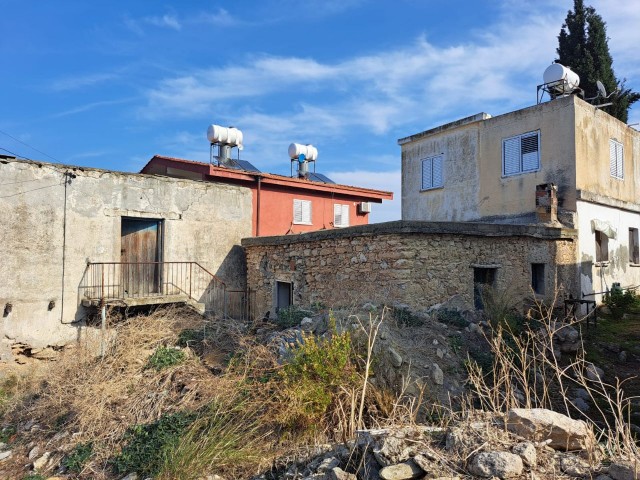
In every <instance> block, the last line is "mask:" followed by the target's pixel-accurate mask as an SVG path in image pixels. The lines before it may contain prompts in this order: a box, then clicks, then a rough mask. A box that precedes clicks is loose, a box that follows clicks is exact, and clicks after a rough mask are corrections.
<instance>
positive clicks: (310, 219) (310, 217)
mask: <svg viewBox="0 0 640 480" xmlns="http://www.w3.org/2000/svg"><path fill="white" fill-rule="evenodd" d="M296 205H299V208H300V220H299V221H297V220H296ZM305 206H307V207H306V208H307V209H308V212H307V213H308V221H305ZM312 212H313V205H312V203H311V200H304V199H301V198H294V199H293V222H292V223H293V224H294V225H313V215H312Z"/></svg>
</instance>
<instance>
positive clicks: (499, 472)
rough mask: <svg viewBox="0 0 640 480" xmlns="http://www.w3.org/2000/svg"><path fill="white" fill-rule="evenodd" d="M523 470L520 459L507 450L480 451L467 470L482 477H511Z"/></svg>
mask: <svg viewBox="0 0 640 480" xmlns="http://www.w3.org/2000/svg"><path fill="white" fill-rule="evenodd" d="M523 470H524V467H523V465H522V459H521V458H520V457H519V456H518V455H515V454H513V453H509V452H482V453H479V454H478V455H476V456H475V457H473V460H472V461H471V463H470V464H469V472H471V473H472V474H473V475H477V476H479V477H484V478H491V477H498V478H502V479H504V478H513V477H517V476H519V475H521V474H522V471H523Z"/></svg>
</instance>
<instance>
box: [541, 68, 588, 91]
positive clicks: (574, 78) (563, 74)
mask: <svg viewBox="0 0 640 480" xmlns="http://www.w3.org/2000/svg"><path fill="white" fill-rule="evenodd" d="M542 79H543V81H544V83H556V82H557V85H554V86H553V88H554V89H556V90H560V91H562V92H565V93H569V92H571V91H573V90H574V89H575V88H578V85H580V77H579V76H578V74H577V73H576V72H574V71H573V70H571V69H570V68H569V67H565V66H564V65H561V64H559V63H552V64H551V65H549V66H548V67H547V69H546V70H545V71H544V74H543V75H542Z"/></svg>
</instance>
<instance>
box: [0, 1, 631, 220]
mask: <svg viewBox="0 0 640 480" xmlns="http://www.w3.org/2000/svg"><path fill="white" fill-rule="evenodd" d="M587 4H592V5H593V6H594V7H596V9H597V11H598V13H600V14H601V15H602V17H603V18H604V20H605V21H606V22H607V26H608V36H609V37H610V41H609V46H610V48H611V53H612V55H613V58H614V68H615V70H616V74H617V75H618V77H626V78H627V84H628V86H631V87H632V88H634V89H636V90H639V89H640V62H638V61H637V53H636V52H637V46H638V45H640V29H639V28H638V25H640V2H639V1H638V0H632V1H629V0H627V1H624V2H623V1H618V0H597V1H595V0H594V1H592V2H589V1H587ZM572 5H573V2H572V0H562V1H558V0H556V1H552V0H538V1H535V2H533V1H521V0H501V1H500V0H496V1H486V2H483V1H479V0H478V1H471V0H464V1H463V0H446V1H445V0H396V1H394V2H388V1H366V0H341V1H338V0H304V1H303V0H298V1H295V0H262V1H243V0H237V1H234V2H231V1H181V2H152V1H137V2H132V1H120V0H111V1H108V2H106V1H101V0H96V1H93V0H92V1H87V0H83V1H55V2H53V1H40V2H34V1H32V2H28V1H25V0H0V6H1V8H2V36H1V37H0V54H1V56H2V59H3V67H4V68H3V74H2V75H1V76H0V112H1V115H0V131H1V132H2V133H0V148H1V149H4V150H8V151H10V152H13V153H15V154H18V155H19V156H22V157H26V158H32V159H38V160H45V161H53V160H52V158H53V159H55V160H57V161H59V162H61V163H69V164H74V165H82V166H89V167H97V168H106V169H113V170H122V171H132V172H135V171H138V170H139V169H140V168H141V167H142V166H143V165H144V164H145V163H146V162H147V161H148V160H149V159H150V158H151V157H152V156H153V155H154V154H161V155H169V156H176V157H180V158H187V159H192V160H200V161H208V156H209V145H208V142H207V140H206V129H207V126H208V125H209V124H211V123H217V124H220V125H225V126H226V125H234V126H236V127H238V128H240V129H241V130H242V131H243V133H244V141H245V150H244V151H243V152H242V156H241V158H244V159H246V160H249V161H251V162H253V163H254V164H255V165H256V166H257V167H258V168H260V169H261V170H263V171H268V172H272V173H281V174H288V173H289V168H290V163H289V159H288V156H287V147H288V145H289V143H291V142H299V143H312V144H313V145H315V146H316V147H317V148H318V150H319V156H318V161H317V170H318V171H320V172H322V173H325V174H327V175H328V176H329V177H331V178H333V179H334V180H336V181H337V182H339V183H345V184H349V185H359V186H368V187H372V188H379V189H385V190H391V191H394V192H395V193H396V200H394V201H393V202H387V204H386V205H382V206H380V205H375V208H374V213H373V214H372V221H386V220H394V219H399V218H400V194H399V190H400V148H399V147H398V145H397V139H398V138H401V137H405V136H408V135H411V134H413V133H417V132H420V131H423V130H426V129H428V128H432V127H434V126H437V125H439V124H442V123H445V122H449V121H452V120H455V119H457V118H461V117H465V116H468V115H472V114H475V113H478V112H481V111H484V112H487V113H490V114H492V115H498V114H500V113H505V112H508V111H512V110H514V109H518V108H523V107H526V106H529V105H532V104H534V103H535V101H536V85H538V84H539V83H541V82H542V72H543V71H544V69H545V68H546V67H547V66H548V65H549V64H550V63H551V62H552V61H553V60H554V58H555V48H556V44H557V39H556V37H557V34H558V32H559V30H560V27H561V25H562V22H563V20H564V18H565V16H566V12H567V10H568V9H569V8H571V7H572ZM639 121H640V107H636V108H635V110H633V111H632V112H631V115H630V123H635V122H639ZM12 137H13V138H12ZM25 144H26V145H25ZM27 145H28V146H27ZM34 148H35V149H37V150H34ZM1 152H2V153H7V152H6V151H1Z"/></svg>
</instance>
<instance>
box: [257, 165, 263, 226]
mask: <svg viewBox="0 0 640 480" xmlns="http://www.w3.org/2000/svg"><path fill="white" fill-rule="evenodd" d="M256 180H257V181H258V196H257V197H256V237H259V236H260V186H261V184H262V182H261V180H262V177H256Z"/></svg>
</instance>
